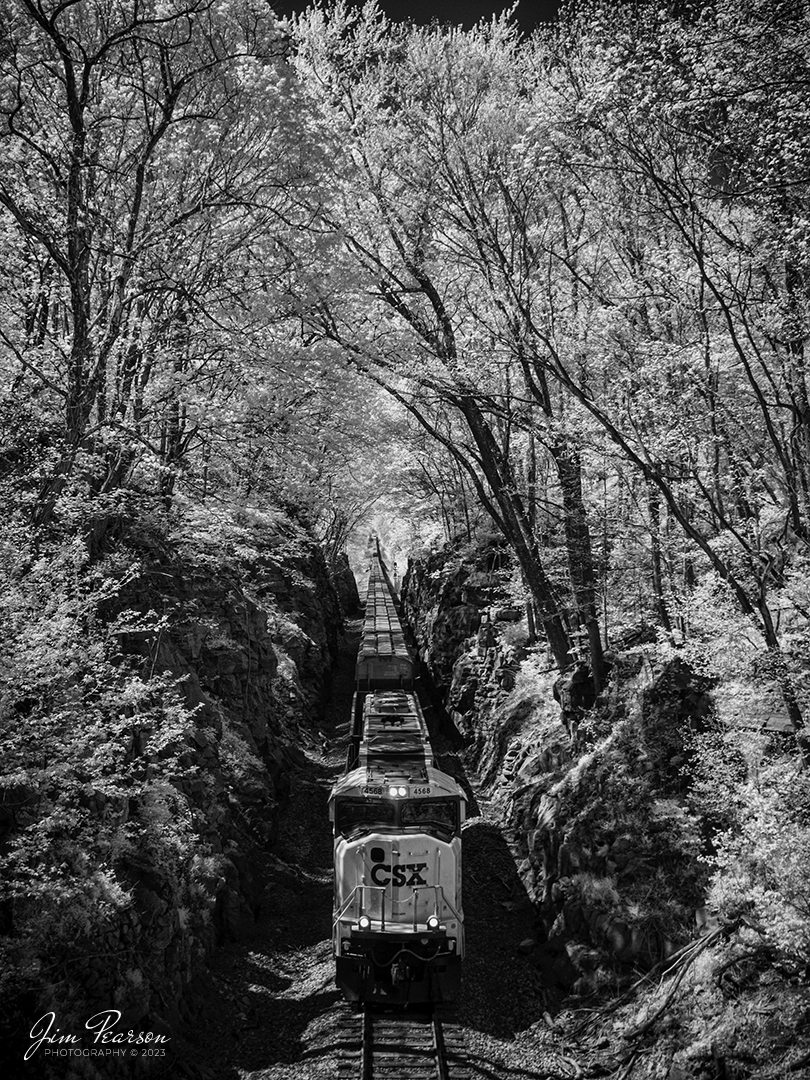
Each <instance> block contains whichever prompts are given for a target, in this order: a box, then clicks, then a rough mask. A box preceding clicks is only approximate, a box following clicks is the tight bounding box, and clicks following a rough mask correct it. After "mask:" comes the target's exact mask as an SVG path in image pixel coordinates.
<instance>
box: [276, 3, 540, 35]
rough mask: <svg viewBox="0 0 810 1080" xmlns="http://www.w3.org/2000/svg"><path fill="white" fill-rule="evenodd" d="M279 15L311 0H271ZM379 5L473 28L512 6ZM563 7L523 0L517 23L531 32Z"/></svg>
mask: <svg viewBox="0 0 810 1080" xmlns="http://www.w3.org/2000/svg"><path fill="white" fill-rule="evenodd" d="M271 2H272V6H273V7H274V8H275V10H276V11H277V12H278V13H279V15H289V14H290V13H291V12H293V11H303V10H304V8H306V7H307V6H308V0H271ZM380 6H381V7H382V8H383V10H384V11H385V12H386V14H387V15H388V17H389V18H391V19H397V20H401V19H413V21H414V22H417V23H422V24H426V23H430V22H432V21H433V20H434V19H437V20H438V21H439V22H442V23H445V22H449V23H455V24H457V25H462V26H465V27H470V26H472V25H473V24H474V23H477V22H478V21H479V20H480V19H483V18H489V17H490V16H491V15H494V14H499V13H500V12H501V11H503V10H504V9H505V8H507V7H508V6H509V0H381V4H380ZM559 6H560V0H520V3H519V4H518V9H517V15H516V18H517V22H518V25H519V26H520V28H521V30H523V31H524V32H528V31H530V30H532V29H534V27H535V26H537V24H538V23H540V22H543V21H545V20H549V19H552V18H553V17H554V15H555V14H556V12H557V9H558V7H559Z"/></svg>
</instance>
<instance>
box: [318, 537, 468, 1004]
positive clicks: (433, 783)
mask: <svg viewBox="0 0 810 1080" xmlns="http://www.w3.org/2000/svg"><path fill="white" fill-rule="evenodd" d="M414 682H415V678H414V664H413V658H412V657H411V655H410V653H409V651H408V649H407V646H406V643H405V638H404V635H403V632H402V626H401V624H400V621H399V616H398V615H397V611H396V606H395V603H394V599H393V593H392V589H391V587H390V581H389V580H388V576H387V573H386V570H385V565H384V563H383V561H382V558H381V557H380V553H379V550H377V551H376V552H375V553H374V556H373V558H372V566H371V573H370V575H369V584H368V596H367V601H366V618H365V623H364V628H363V639H362V644H361V648H360V653H359V656H358V661H357V670H356V690H355V697H354V706H353V710H352V713H353V716H352V725H351V727H352V730H351V737H350V743H349V752H348V758H347V763H346V772H345V773H344V775H343V776H342V777H341V778H340V779H339V780H338V782H337V783H336V784H335V786H334V788H333V789H332V793H331V795H330V800H329V809H330V818H331V820H332V823H333V827H334V866H335V904H334V917H333V943H334V951H335V963H336V980H337V984H338V986H339V987H340V988H341V990H342V991H343V993H344V994H345V995H346V997H347V998H348V999H349V1000H350V1001H362V1002H375V1001H376V1002H387V1003H390V1004H400V1003H402V1004H405V1003H410V1002H427V1001H448V1000H452V999H453V998H454V997H455V996H456V994H457V992H458V988H459V983H460V979H461V960H462V957H463V955H464V915H463V911H462V906H461V825H462V822H463V820H464V810H465V798H464V793H463V791H462V789H461V788H460V787H459V785H458V784H457V783H456V781H455V780H454V779H453V778H452V777H451V776H448V775H447V774H446V773H444V772H442V771H441V770H440V769H437V768H436V765H435V763H434V760H433V751H432V749H431V746H430V740H429V738H428V731H427V727H426V725H425V720H424V716H423V714H422V709H421V707H420V704H419V699H418V697H417V695H416V693H415V690H414Z"/></svg>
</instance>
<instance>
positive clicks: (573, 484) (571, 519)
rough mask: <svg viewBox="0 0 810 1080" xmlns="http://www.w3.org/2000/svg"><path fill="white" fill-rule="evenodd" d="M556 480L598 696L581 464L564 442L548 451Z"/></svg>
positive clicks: (598, 653)
mask: <svg viewBox="0 0 810 1080" xmlns="http://www.w3.org/2000/svg"><path fill="white" fill-rule="evenodd" d="M549 449H550V452H551V456H552V457H553V458H554V464H555V465H556V467H557V476H558V478H559V481H560V488H561V490H562V498H563V512H564V517H565V546H566V552H567V555H568V571H569V573H570V575H571V585H572V587H573V590H574V601H575V603H576V610H577V616H578V619H579V622H580V625H581V626H582V627H583V628H584V629H585V630H586V632H587V635H588V653H589V655H590V661H591V676H592V678H593V685H594V689H595V690H596V692H597V693H598V692H599V690H600V689H601V687H602V679H603V675H604V656H603V654H602V638H601V635H600V633H599V618H598V616H597V613H596V571H595V569H594V562H593V545H592V544H591V532H590V529H589V527H588V519H587V516H586V514H585V500H584V499H583V496H582V462H581V460H580V456H579V453H578V452H577V451H576V450H574V449H572V447H571V445H570V444H569V443H568V441H567V440H565V439H559V440H557V441H556V442H554V443H552V445H551V446H550V447H549Z"/></svg>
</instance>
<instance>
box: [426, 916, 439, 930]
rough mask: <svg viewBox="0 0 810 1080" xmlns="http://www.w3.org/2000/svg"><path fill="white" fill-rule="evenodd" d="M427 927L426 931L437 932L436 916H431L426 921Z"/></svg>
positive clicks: (437, 922) (437, 921) (437, 918)
mask: <svg viewBox="0 0 810 1080" xmlns="http://www.w3.org/2000/svg"><path fill="white" fill-rule="evenodd" d="M427 925H428V930H438V929H439V916H438V915H431V916H430V918H429V919H428V921H427Z"/></svg>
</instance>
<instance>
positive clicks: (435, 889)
mask: <svg viewBox="0 0 810 1080" xmlns="http://www.w3.org/2000/svg"><path fill="white" fill-rule="evenodd" d="M427 892H432V893H433V894H434V903H433V914H435V915H438V916H439V917H440V918H442V919H447V918H448V917H449V918H451V919H456V920H457V921H458V922H461V917H460V915H459V914H458V912H457V911H456V909H455V908H454V907H453V905H452V904H451V903H450V901H449V900H448V899H447V898H446V896H445V895H444V888H443V887H442V886H441V885H418V886H416V887H414V888H412V889H411V892H410V895H409V896H408V897H407V898H406V899H404V900H401V899H400V900H394V898H393V897H392V896H391V897H389V896H388V895H387V894H386V887H385V886H384V885H355V887H354V889H352V892H351V895H350V896H348V897H347V899H346V900H345V901H344V903H343V905H342V906H341V907H340V908H339V909H338V910H337V911H336V912H335V913H334V916H333V923H339V922H346V921H349V922H355V921H357V920H358V919H360V917H361V916H362V915H367V914H368V909H369V908H372V909H373V907H374V906H376V905H373V904H367V903H366V893H372V894H373V893H381V894H382V895H381V898H380V899H381V903H380V905H379V911H380V914H379V920H377V919H376V917H375V919H374V921H379V923H380V930H385V923H386V907H389V906H390V915H389V916H388V919H389V921H393V922H394V923H395V925H397V926H399V927H402V925H403V924H402V923H397V922H396V916H397V915H398V914H400V915H401V914H404V909H405V908H406V907H407V905H408V904H409V903H412V904H413V924H412V926H413V930H414V931H415V930H416V929H417V927H418V926H419V925H420V924H419V923H418V921H417V914H418V911H419V896H418V895H417V894H418V893H427ZM358 894H359V909H358V911H357V914H356V916H354V915H351V914H347V912H348V911H349V909H350V908H352V907H353V906H354V905H355V902H356V900H357V899H358ZM386 900H388V901H389V904H386ZM395 907H396V908H398V909H399V910H395ZM448 913H449V914H448ZM371 917H372V916H371V915H369V918H371ZM425 921H427V920H425Z"/></svg>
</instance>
